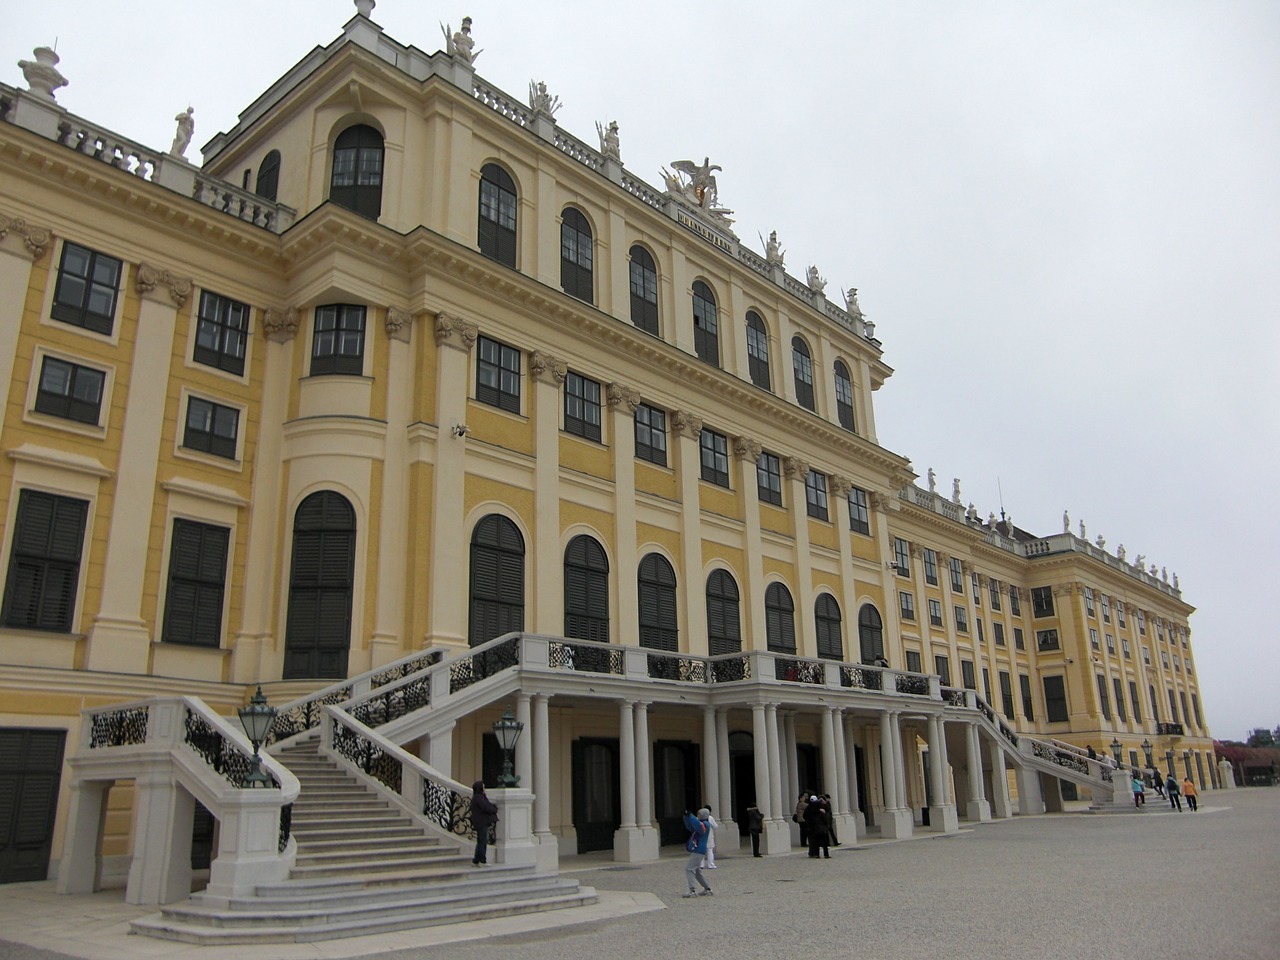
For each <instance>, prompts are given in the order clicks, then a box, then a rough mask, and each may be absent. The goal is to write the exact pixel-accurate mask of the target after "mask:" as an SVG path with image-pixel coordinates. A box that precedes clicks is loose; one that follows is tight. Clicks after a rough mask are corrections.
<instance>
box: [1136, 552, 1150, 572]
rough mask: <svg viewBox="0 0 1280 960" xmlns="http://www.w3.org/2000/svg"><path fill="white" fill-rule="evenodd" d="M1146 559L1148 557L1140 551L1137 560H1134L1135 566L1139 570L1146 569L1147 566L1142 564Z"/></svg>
mask: <svg viewBox="0 0 1280 960" xmlns="http://www.w3.org/2000/svg"><path fill="white" fill-rule="evenodd" d="M1146 559H1147V558H1146V557H1145V556H1144V555H1143V554H1141V553H1140V554H1138V559H1137V560H1135V561H1133V565H1134V566H1135V567H1137V568H1138V570H1139V571H1141V570H1143V569H1145V568H1144V567H1143V566H1142V564H1143V562H1144V561H1146Z"/></svg>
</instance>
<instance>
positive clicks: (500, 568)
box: [467, 514, 524, 647]
mask: <svg viewBox="0 0 1280 960" xmlns="http://www.w3.org/2000/svg"><path fill="white" fill-rule="evenodd" d="M523 629H524V537H522V536H521V535H520V531H519V530H518V529H517V528H516V525H515V524H514V523H512V522H511V521H510V520H508V519H507V518H506V517H502V516H498V515H497V514H490V515H489V516H487V517H485V518H484V519H483V520H481V521H480V522H479V523H477V524H476V528H475V530H473V531H472V533H471V617H470V623H469V624H468V627H467V642H468V643H470V644H471V646H473V647H475V646H479V645H480V644H482V643H487V642H488V641H490V640H492V639H493V638H494V637H500V636H502V635H503V634H504V633H512V632H514V631H518V630H523Z"/></svg>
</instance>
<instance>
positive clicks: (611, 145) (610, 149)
mask: <svg viewBox="0 0 1280 960" xmlns="http://www.w3.org/2000/svg"><path fill="white" fill-rule="evenodd" d="M596 133H598V134H599V135H600V152H601V153H603V154H604V155H605V157H607V158H608V159H610V160H617V161H618V162H619V163H621V162H622V148H621V145H620V144H619V143H618V121H617V120H610V121H609V125H608V126H607V127H606V126H605V125H604V124H602V123H601V122H600V121H599V120H597V121H596Z"/></svg>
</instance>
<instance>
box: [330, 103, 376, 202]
mask: <svg viewBox="0 0 1280 960" xmlns="http://www.w3.org/2000/svg"><path fill="white" fill-rule="evenodd" d="M329 199H330V200H332V201H333V202H334V203H336V204H339V205H340V206H343V207H346V208H347V209H348V210H354V211H355V212H356V213H358V214H360V215H361V216H362V217H368V218H369V219H371V220H377V219H378V215H379V214H381V213H382V134H380V133H378V131H377V130H375V129H373V127H369V126H365V125H364V124H357V125H356V126H354V127H347V129H345V130H343V131H342V133H340V134H338V139H337V141H336V142H335V143H334V145H333V176H332V178H331V179H330V181H329Z"/></svg>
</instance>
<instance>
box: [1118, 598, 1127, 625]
mask: <svg viewBox="0 0 1280 960" xmlns="http://www.w3.org/2000/svg"><path fill="white" fill-rule="evenodd" d="M1116 623H1118V624H1119V625H1120V626H1122V627H1123V626H1124V625H1125V623H1124V604H1123V603H1122V602H1121V601H1119V600H1117V601H1116Z"/></svg>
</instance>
